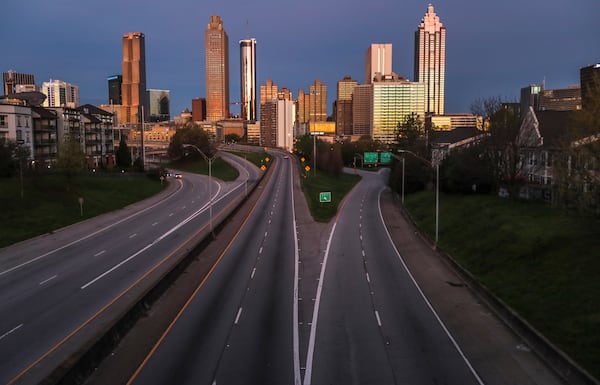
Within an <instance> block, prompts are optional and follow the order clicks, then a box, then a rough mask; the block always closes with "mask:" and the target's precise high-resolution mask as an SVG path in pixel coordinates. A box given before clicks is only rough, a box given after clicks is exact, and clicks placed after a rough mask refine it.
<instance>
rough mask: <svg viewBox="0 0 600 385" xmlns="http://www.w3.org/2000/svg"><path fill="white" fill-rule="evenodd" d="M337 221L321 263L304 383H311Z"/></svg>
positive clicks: (308, 384) (305, 384) (306, 384)
mask: <svg viewBox="0 0 600 385" xmlns="http://www.w3.org/2000/svg"><path fill="white" fill-rule="evenodd" d="M336 226H337V222H334V223H333V227H332V228H331V233H330V234H329V240H328V241H327V248H326V249H325V256H324V257H323V264H322V265H321V275H320V277H319V285H318V286H317V295H316V298H315V308H314V310H313V318H312V325H311V327H310V337H309V340H308V351H307V353H306V370H305V371H304V385H310V382H311V378H310V377H311V375H312V364H313V356H314V353H315V339H316V335H317V320H318V318H319V305H320V303H321V292H322V291H323V282H324V281H325V279H324V277H325V268H326V266H327V259H328V258H329V248H330V247H331V241H332V239H333V234H334V233H335V227H336Z"/></svg>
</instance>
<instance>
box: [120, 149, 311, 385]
mask: <svg viewBox="0 0 600 385" xmlns="http://www.w3.org/2000/svg"><path fill="white" fill-rule="evenodd" d="M278 157H279V159H278V160H277V161H276V162H274V164H273V165H272V167H275V169H274V170H272V173H273V175H272V178H271V183H269V185H268V187H266V190H265V192H264V193H263V195H262V197H261V198H260V200H259V201H258V202H257V204H256V206H255V207H254V208H253V210H252V212H251V214H250V215H249V216H248V218H247V219H246V222H245V223H244V225H243V227H242V229H241V231H240V232H239V233H238V235H237V236H236V237H235V239H234V240H233V241H232V243H231V244H230V245H229V247H228V248H227V250H226V251H225V252H224V253H223V254H222V255H221V256H220V257H219V260H218V262H217V264H216V267H215V268H214V269H213V270H212V271H211V272H210V274H209V275H208V276H207V277H206V279H204V280H203V281H202V282H201V284H200V285H199V286H198V288H197V290H196V292H195V293H194V295H193V296H192V297H191V298H190V299H189V301H188V302H187V304H186V306H185V307H184V309H183V311H182V312H181V313H180V314H179V316H178V317H177V318H176V319H175V320H174V322H173V323H172V325H171V327H169V328H168V330H166V331H165V333H164V335H163V336H162V338H161V339H160V340H159V341H158V343H157V344H156V345H155V347H154V348H153V349H152V351H151V352H150V354H149V355H148V356H147V357H146V359H145V360H144V362H143V363H142V364H141V366H140V367H139V368H138V369H137V371H136V372H135V373H134V375H133V376H132V378H131V379H130V383H134V384H165V383H176V384H228V385H229V384H293V383H300V371H299V355H298V332H297V328H296V325H297V320H296V319H295V317H297V316H296V314H297V299H296V298H295V293H296V290H295V282H297V280H296V278H295V277H296V276H297V269H296V267H295V266H297V260H298V250H297V246H296V245H297V242H296V237H295V216H294V204H293V193H292V162H291V161H290V160H288V159H284V158H283V157H282V156H280V155H279V156H278ZM294 167H295V166H294Z"/></svg>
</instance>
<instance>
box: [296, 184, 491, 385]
mask: <svg viewBox="0 0 600 385" xmlns="http://www.w3.org/2000/svg"><path fill="white" fill-rule="evenodd" d="M362 176H363V180H362V182H361V183H360V184H359V185H358V186H357V188H355V190H354V191H353V192H352V193H351V194H350V195H349V197H348V199H347V201H346V202H345V205H344V207H343V210H342V211H341V214H340V215H339V217H338V219H337V222H336V224H335V227H334V228H333V231H332V233H331V237H330V239H329V244H328V250H327V253H326V254H325V257H324V260H323V268H322V273H321V274H322V275H321V280H320V282H322V284H320V285H319V289H318V290H319V291H318V293H317V297H316V301H315V311H314V313H313V321H312V329H311V334H310V341H309V345H308V352H307V360H306V374H305V378H304V384H305V385H308V384H463V385H466V384H482V382H480V379H479V378H478V376H477V374H476V373H475V371H474V370H472V368H471V365H470V363H469V362H468V361H467V359H466V358H465V357H464V355H463V354H462V352H461V351H460V349H459V348H458V345H456V344H455V343H454V340H453V338H452V337H451V335H450V334H449V333H448V331H447V330H446V328H445V326H444V325H443V324H442V322H441V321H440V320H439V319H438V318H437V315H436V314H435V312H434V311H433V309H432V308H431V307H430V306H429V303H428V301H427V300H425V297H424V296H422V295H421V292H420V289H418V288H417V286H416V284H415V283H414V282H413V281H412V279H411V276H410V275H409V273H408V271H407V270H406V269H405V267H404V265H403V263H402V261H401V259H400V256H399V255H398V253H397V251H396V249H395V247H394V245H393V243H392V241H391V239H390V238H389V236H388V233H387V230H386V229H385V225H384V223H383V219H382V217H381V215H380V208H379V194H380V192H381V191H382V190H383V189H384V188H385V185H384V178H383V177H382V176H381V174H379V173H363V174H362Z"/></svg>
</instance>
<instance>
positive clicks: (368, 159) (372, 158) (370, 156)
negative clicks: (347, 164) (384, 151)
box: [364, 152, 379, 163]
mask: <svg viewBox="0 0 600 385" xmlns="http://www.w3.org/2000/svg"><path fill="white" fill-rule="evenodd" d="M377 155H378V154H377V153H376V152H365V157H364V162H365V163H377V162H378V161H379V157H378V156H377Z"/></svg>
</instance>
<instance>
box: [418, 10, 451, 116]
mask: <svg viewBox="0 0 600 385" xmlns="http://www.w3.org/2000/svg"><path fill="white" fill-rule="evenodd" d="M414 69H415V76H414V81H415V82H419V83H424V84H425V95H426V96H425V101H426V105H425V111H426V112H428V113H432V114H438V115H443V114H444V87H445V78H446V27H444V25H443V24H442V23H441V22H440V18H439V17H438V16H437V15H436V14H435V12H434V10H433V5H431V4H429V6H428V7H427V13H426V14H425V16H424V17H423V19H422V20H421V24H420V25H419V27H418V28H417V31H415V67H414Z"/></svg>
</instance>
